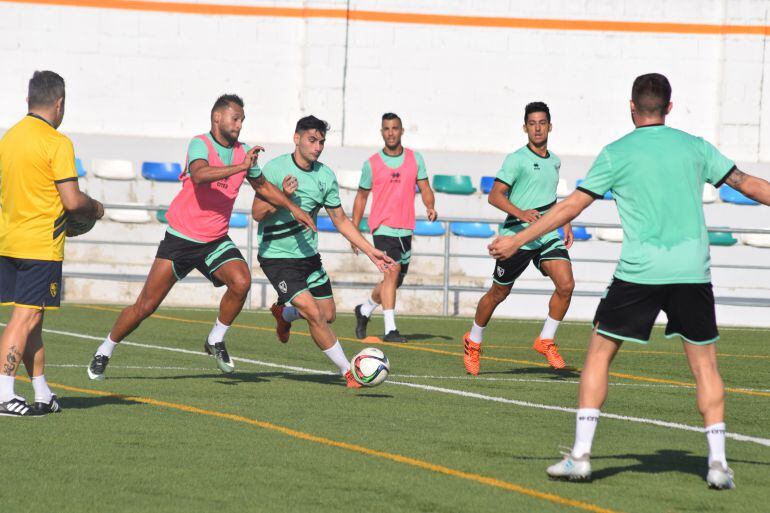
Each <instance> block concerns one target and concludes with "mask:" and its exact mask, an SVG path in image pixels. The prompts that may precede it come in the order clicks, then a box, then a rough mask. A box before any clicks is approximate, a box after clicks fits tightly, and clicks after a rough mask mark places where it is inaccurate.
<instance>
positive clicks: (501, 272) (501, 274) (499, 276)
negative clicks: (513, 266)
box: [497, 265, 505, 278]
mask: <svg viewBox="0 0 770 513" xmlns="http://www.w3.org/2000/svg"><path fill="white" fill-rule="evenodd" d="M503 274H505V269H503V268H502V267H500V266H499V265H498V266H497V277H498V278H502V277H503Z"/></svg>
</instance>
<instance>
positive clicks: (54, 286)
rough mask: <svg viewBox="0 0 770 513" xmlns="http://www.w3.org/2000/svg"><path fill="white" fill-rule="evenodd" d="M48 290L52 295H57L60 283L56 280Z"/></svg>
mask: <svg viewBox="0 0 770 513" xmlns="http://www.w3.org/2000/svg"><path fill="white" fill-rule="evenodd" d="M48 291H49V292H50V293H51V297H56V294H57V293H58V292H59V284H58V283H55V282H54V283H51V285H50V286H49V287H48Z"/></svg>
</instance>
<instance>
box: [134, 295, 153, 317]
mask: <svg viewBox="0 0 770 513" xmlns="http://www.w3.org/2000/svg"><path fill="white" fill-rule="evenodd" d="M157 309H158V302H157V301H152V300H150V299H145V298H140V299H139V300H138V301H137V302H136V304H135V305H134V310H136V312H137V313H138V314H139V317H141V318H142V319H146V318H147V317H149V316H151V315H152V314H153V313H155V310H157Z"/></svg>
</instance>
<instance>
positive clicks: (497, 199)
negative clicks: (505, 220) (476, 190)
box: [487, 194, 524, 218]
mask: <svg viewBox="0 0 770 513" xmlns="http://www.w3.org/2000/svg"><path fill="white" fill-rule="evenodd" d="M487 201H489V204H490V205H492V206H493V207H495V208H496V209H498V210H502V211H503V212H505V213H506V214H508V215H511V216H513V217H516V218H521V217H522V216H523V215H524V211H523V210H521V209H520V208H519V207H517V206H516V205H514V204H513V203H511V201H510V200H509V199H508V198H506V197H505V195H503V194H490V195H489V199H488V200H487Z"/></svg>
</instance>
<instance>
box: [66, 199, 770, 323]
mask: <svg viewBox="0 0 770 513" xmlns="http://www.w3.org/2000/svg"><path fill="white" fill-rule="evenodd" d="M104 206H105V209H108V210H109V209H121V210H143V211H150V212H158V211H164V210H168V206H167V205H137V204H118V203H110V204H105V205H104ZM233 212H234V213H238V214H245V215H246V216H247V218H248V226H247V227H246V246H245V247H244V246H239V249H241V250H244V251H245V253H246V254H245V257H246V263H247V265H248V267H249V269H250V270H251V269H252V266H253V263H254V251H255V250H256V249H257V248H256V247H255V244H254V227H255V226H254V225H255V223H256V222H255V221H254V219H252V217H251V211H250V210H245V209H234V210H233ZM417 220H423V221H425V220H427V218H425V217H417ZM440 222H441V223H443V226H444V234H443V235H438V236H434V237H443V238H444V250H443V252H441V253H436V252H432V253H430V252H424V253H412V256H420V257H435V258H441V259H442V261H443V280H442V284H441V285H408V284H405V285H402V286H401V289H404V290H423V291H441V292H442V295H443V298H442V312H443V315H444V316H447V315H449V310H450V308H449V306H450V296H453V297H452V300H453V301H452V303H453V308H452V311H453V315H457V314H458V312H459V303H460V294H461V293H462V292H475V293H479V292H486V291H487V288H485V287H474V286H468V285H452V284H451V282H450V274H451V273H450V266H449V264H450V260H451V259H452V258H479V259H487V260H488V259H490V258H491V257H490V256H489V255H488V254H473V253H470V254H469V253H452V247H451V240H452V237H451V235H452V232H451V223H454V222H463V223H467V222H473V223H486V224H490V225H493V226H495V225H499V224H501V222H502V220H501V219H489V218H460V217H448V218H442V219H441V220H440ZM572 225H573V226H575V227H584V228H620V227H621V226H620V225H619V224H615V223H593V222H580V221H577V222H573V223H572ZM707 229H708V231H710V232H730V233H759V234H770V229H759V228H730V227H708V228H707ZM67 243H68V244H72V243H75V244H96V245H100V244H117V245H126V246H151V247H155V246H157V243H155V242H139V241H130V240H98V239H76V238H73V239H68V241H67ZM322 251H323V253H332V254H349V253H350V250H343V249H323V250H322ZM572 262H582V263H598V264H616V263H617V260H615V259H602V258H573V259H572ZM711 267H712V268H724V269H748V270H770V266H762V265H741V264H712V265H711ZM64 277H69V278H86V279H95V280H114V281H141V282H143V281H144V280H145V279H146V275H127V274H113V273H88V272H65V273H64ZM186 280H187V281H188V282H192V283H196V282H205V281H206V280H205V278H202V277H190V278H186ZM252 284H256V285H258V286H259V287H260V305H259V306H260V308H265V307H266V306H267V304H266V303H267V290H268V287H269V286H270V283H269V282H268V280H266V279H264V278H254V277H252ZM374 285H375V284H374V283H371V282H355V281H340V280H335V282H334V286H335V287H338V288H348V289H369V288H372V287H373V286H374ZM512 292H513V293H515V294H524V295H549V296H550V295H551V294H552V293H553V290H552V289H533V288H514V289H513V291H512ZM602 294H603V292H600V291H585V290H583V291H581V290H575V291H574V292H573V296H575V297H600V296H601V295H602ZM715 300H716V302H717V304H724V305H731V306H752V307H770V298H758V297H732V296H717V297H715ZM246 306H247V308H253V307H254V305H253V294H252V292H251V291H250V292H249V297H248V299H247V303H246Z"/></svg>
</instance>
